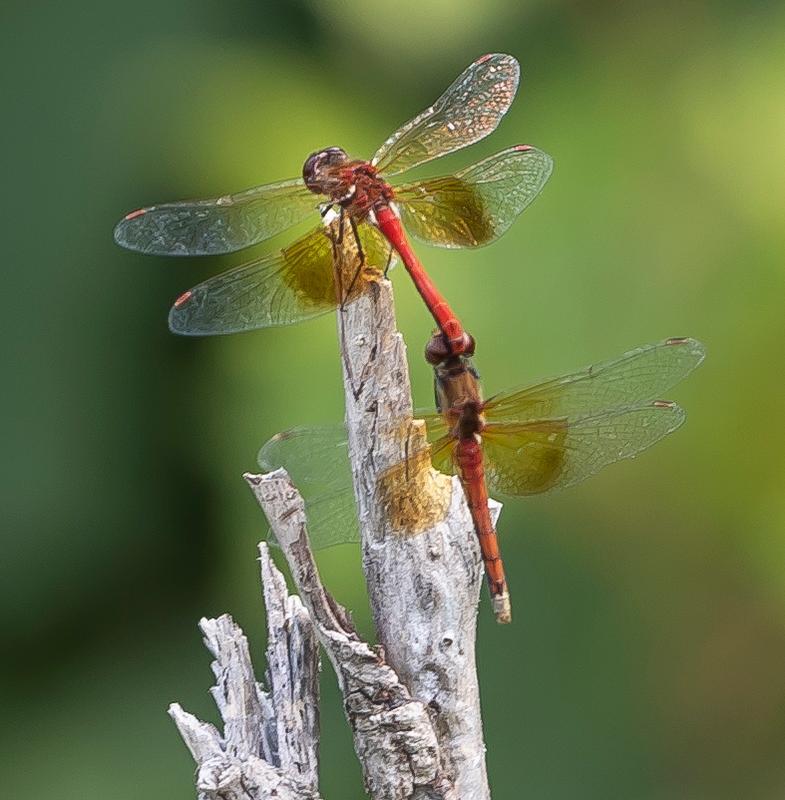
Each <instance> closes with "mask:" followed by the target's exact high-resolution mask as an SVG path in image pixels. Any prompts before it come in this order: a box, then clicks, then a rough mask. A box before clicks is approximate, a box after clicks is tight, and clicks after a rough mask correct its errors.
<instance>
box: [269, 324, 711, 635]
mask: <svg viewBox="0 0 785 800" xmlns="http://www.w3.org/2000/svg"><path fill="white" fill-rule="evenodd" d="M437 345H438V343H437ZM445 352H446V345H445V344H444V343H443V342H442V343H441V349H440V348H439V346H434V345H433V343H432V345H431V347H429V350H428V357H429V360H431V361H433V362H435V385H436V394H437V405H438V406H439V411H438V413H436V414H433V413H423V414H419V413H418V414H417V416H418V417H421V418H422V419H424V420H425V423H426V426H427V431H428V441H429V442H430V457H431V460H432V463H433V466H434V467H435V468H436V469H438V470H440V471H441V472H445V473H447V474H458V475H459V476H460V478H461V480H462V483H463V486H464V491H465V493H466V495H467V499H468V503H469V506H470V510H471V511H472V515H473V518H474V524H475V528H476V531H477V533H478V535H479V537H480V543H481V546H482V553H483V557H484V560H485V564H486V569H487V574H488V582H489V586H490V591H491V595H492V598H493V604H494V611H495V613H496V616H497V619H498V620H499V621H500V622H507V621H509V619H510V605H509V597H508V593H507V584H506V579H505V576H504V568H503V565H502V561H501V557H500V554H499V547H498V544H497V542H496V533H495V530H494V527H493V524H492V522H491V520H490V516H489V514H488V511H487V508H488V506H487V498H488V492H489V491H490V493H492V494H494V495H496V494H499V495H514V496H528V495H535V494H542V493H545V492H549V491H551V490H554V489H563V488H566V487H568V486H573V485H575V484H577V483H580V482H581V481H583V480H585V479H586V478H588V477H590V476H591V475H594V474H595V473H597V472H599V471H600V470H601V469H603V468H604V467H606V466H608V465H610V464H614V463H616V462H617V461H621V460H623V459H627V458H634V457H635V456H636V455H638V454H639V453H641V452H643V451H644V450H646V449H648V448H649V447H651V446H652V445H653V444H655V443H656V442H658V441H659V440H660V439H662V438H663V437H665V436H667V435H668V434H669V433H672V432H673V431H675V430H676V429H677V428H678V427H679V426H681V424H682V423H683V422H684V419H685V414H684V411H683V410H682V409H681V408H680V407H679V406H678V405H677V404H676V403H674V402H671V401H670V400H663V399H661V398H662V397H663V395H664V393H665V392H667V391H668V390H670V389H671V388H672V387H673V386H675V385H676V384H677V383H678V382H679V381H681V380H682V379H683V378H685V377H686V376H687V375H689V374H690V373H691V372H692V371H693V370H694V369H695V368H696V367H697V366H698V365H699V364H700V363H701V362H702V361H703V359H704V356H705V351H704V348H703V345H702V344H701V343H700V342H698V341H696V340H695V339H685V338H674V339H667V340H666V341H664V342H661V343H659V344H654V345H648V346H645V347H640V348H638V349H636V350H631V351H629V352H628V353H625V354H624V355H623V356H621V357H620V358H617V359H614V360H612V361H606V362H604V363H600V364H595V365H593V366H590V367H587V368H586V369H583V370H580V371H579V372H574V373H571V374H568V375H563V376H561V377H558V378H553V379H551V380H547V381H543V382H540V383H536V384H534V385H531V386H526V387H523V388H518V389H513V390H511V391H506V392H502V393H500V394H497V395H494V396H493V397H490V398H489V399H487V400H483V399H482V397H481V395H480V391H479V386H478V382H477V373H476V370H475V369H474V366H473V365H472V362H471V359H470V358H469V357H468V356H466V355H461V356H457V357H456V356H445ZM418 457H419V454H413V455H412V456H411V458H412V459H414V458H418ZM259 464H260V466H261V467H262V469H264V470H266V471H269V470H272V469H275V468H277V467H285V468H286V469H287V470H288V471H289V473H290V474H291V476H292V478H293V480H294V481H295V483H296V484H297V485H298V487H299V488H300V489H301V490H302V491H303V495H304V497H305V498H306V510H307V512H308V521H309V531H310V532H311V538H312V544H313V546H314V547H315V548H317V549H318V548H322V547H328V546H331V545H335V544H340V543H343V542H351V541H358V540H359V533H358V526H357V520H356V513H355V511H354V506H353V503H352V494H351V472H350V468H349V464H348V457H347V452H346V432H345V430H344V429H343V427H342V426H331V427H323V428H314V429H306V428H298V429H294V430H291V431H287V432H285V433H281V434H278V435H276V436H274V437H273V438H272V439H270V440H269V441H268V442H267V443H266V444H265V445H264V447H262V449H261V451H260V453H259ZM410 472H411V473H412V474H414V473H415V472H416V471H415V470H414V469H412V470H411V471H410V470H406V469H396V470H395V476H394V477H395V479H396V480H399V481H404V480H405V479H406V475H407V474H409V473H410ZM408 494H410V493H407V492H406V491H404V490H401V491H400V492H398V496H400V497H406V496H408ZM386 496H387V497H389V496H390V493H389V492H386ZM416 528H417V526H416V525H414V526H412V529H411V530H410V531H408V532H409V533H416V532H417V530H416Z"/></svg>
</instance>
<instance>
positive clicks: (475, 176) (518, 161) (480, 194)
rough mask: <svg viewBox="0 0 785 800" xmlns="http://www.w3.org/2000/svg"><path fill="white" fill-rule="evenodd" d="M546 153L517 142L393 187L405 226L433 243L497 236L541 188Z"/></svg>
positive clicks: (473, 242) (474, 242) (479, 241)
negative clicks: (452, 169)
mask: <svg viewBox="0 0 785 800" xmlns="http://www.w3.org/2000/svg"><path fill="white" fill-rule="evenodd" d="M552 169H553V160H552V159H551V157H550V156H549V155H548V154H547V153H544V152H543V151H542V150H538V149H537V148H536V147H530V146H529V145H517V146H516V147H511V148H509V149H507V150H503V151H502V152H501V153H496V154H495V155H493V156H490V157H489V158H486V159H484V160H483V161H480V162H478V163H477V164H473V165H472V166H470V167H468V168H466V169H464V170H462V171H461V172H458V173H456V174H455V175H446V176H444V177H441V178H432V179H429V180H424V181H419V182H417V183H409V184H403V185H401V186H397V187H396V189H395V197H396V201H397V203H398V206H399V208H400V210H401V217H402V219H403V222H404V225H405V226H406V229H407V230H408V231H410V232H411V233H412V234H413V235H414V236H416V237H417V238H418V239H420V240H422V241H424V242H427V243H428V244H432V245H436V246H438V247H479V246H481V245H484V244H488V243H490V242H493V241H495V240H496V239H498V238H499V237H500V236H501V235H502V234H503V233H504V232H505V231H506V230H507V229H508V228H509V227H510V225H511V224H512V223H513V221H514V220H515V219H516V218H517V217H518V215H519V214H520V213H521V212H522V211H523V210H524V209H525V208H526V206H528V205H529V203H531V202H532V200H534V198H535V197H537V195H538V194H539V193H540V192H541V191H542V188H543V186H544V185H545V182H546V181H547V180H548V178H549V177H550V174H551V171H552Z"/></svg>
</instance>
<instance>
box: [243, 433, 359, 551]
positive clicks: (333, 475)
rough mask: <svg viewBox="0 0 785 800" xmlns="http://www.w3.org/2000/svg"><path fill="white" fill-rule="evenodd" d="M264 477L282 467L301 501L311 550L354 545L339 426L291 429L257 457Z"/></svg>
mask: <svg viewBox="0 0 785 800" xmlns="http://www.w3.org/2000/svg"><path fill="white" fill-rule="evenodd" d="M258 461H259V466H260V467H261V468H262V469H263V470H264V471H265V472H270V471H271V470H273V469H277V468H279V467H284V468H285V469H286V471H287V472H288V473H289V475H290V476H291V478H292V480H293V481H294V484H295V486H297V488H298V489H299V491H300V493H301V494H302V496H303V499H304V500H305V512H306V515H307V520H308V535H309V538H310V540H311V546H312V547H313V548H314V549H316V550H321V549H324V548H326V547H332V546H333V545H337V544H345V543H347V542H359V540H360V534H359V527H358V523H357V511H356V509H355V504H354V494H353V492H352V474H351V468H350V466H349V454H348V447H347V442H346V428H344V426H343V425H328V426H323V427H318V428H293V429H292V430H289V431H285V432H283V433H279V434H276V435H275V436H273V437H272V438H271V439H270V440H269V441H268V442H267V443H266V444H265V445H264V446H263V447H262V449H261V450H260V451H259V458H258Z"/></svg>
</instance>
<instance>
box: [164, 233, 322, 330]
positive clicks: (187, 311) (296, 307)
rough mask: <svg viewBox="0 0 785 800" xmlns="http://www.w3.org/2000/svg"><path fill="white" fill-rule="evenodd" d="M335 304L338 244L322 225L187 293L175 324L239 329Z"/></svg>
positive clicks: (175, 309) (174, 314) (172, 317)
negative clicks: (334, 244) (334, 249)
mask: <svg viewBox="0 0 785 800" xmlns="http://www.w3.org/2000/svg"><path fill="white" fill-rule="evenodd" d="M335 306H336V294H335V278H334V274H333V256H332V244H331V242H330V240H329V239H328V237H327V236H326V235H325V234H324V231H323V230H322V228H321V227H320V228H315V229H314V230H312V231H311V232H310V233H308V234H306V235H305V236H303V237H302V238H300V239H298V240H297V241H296V242H294V244H292V245H291V246H289V247H287V248H285V249H284V250H281V251H280V252H278V253H275V254H272V255H269V256H265V257H263V258H259V259H256V260H254V261H250V262H248V263H247V264H241V265H240V266H238V267H234V268H233V269H230V270H228V271H227V272H223V273H221V274H220V275H216V276H214V277H212V278H208V280H206V281H204V282H203V283H200V284H198V285H197V286H195V287H194V288H193V289H191V290H190V291H188V292H185V293H184V294H183V295H181V296H180V298H178V300H176V301H175V304H174V305H173V306H172V309H171V311H170V312H169V328H170V330H171V331H172V332H173V333H179V334H183V335H187V336H210V335H215V334H223V333H239V332H241V331H249V330H254V329H255V328H266V327H271V326H274V325H288V324H291V323H294V322H299V321H301V320H305V319H309V318H311V317H315V316H318V315H319V314H324V313H325V312H327V311H330V310H331V309H333V308H335Z"/></svg>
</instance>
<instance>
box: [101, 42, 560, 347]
mask: <svg viewBox="0 0 785 800" xmlns="http://www.w3.org/2000/svg"><path fill="white" fill-rule="evenodd" d="M519 74H520V67H519V65H518V62H517V61H516V60H515V58H513V57H512V56H509V55H504V54H490V55H485V56H483V57H482V58H479V59H478V60H477V61H475V62H474V63H473V64H471V65H470V66H469V67H468V68H467V69H466V70H464V72H463V73H461V75H459V76H458V78H457V79H456V80H455V82H454V83H453V84H452V85H451V86H450V87H449V88H448V89H447V90H446V91H445V93H444V94H443V95H442V96H441V97H440V98H439V99H438V100H437V101H436V102H435V103H434V104H433V105H432V106H430V107H429V108H427V109H426V110H425V111H423V112H422V113H421V114H418V115H417V116H416V117H414V118H413V119H411V120H410V121H409V122H407V123H406V124H405V125H403V126H402V127H401V128H399V129H398V130H397V131H396V132H395V133H393V134H392V136H390V137H389V138H388V139H387V141H386V142H385V143H384V144H383V145H382V146H381V147H380V148H379V150H377V152H376V154H375V155H374V156H373V158H372V159H371V160H370V161H362V160H351V159H350V158H349V156H348V155H347V154H346V153H345V152H344V151H343V150H342V149H341V148H338V147H328V148H326V149H324V150H321V151H319V152H316V153H313V154H312V155H310V156H309V157H308V159H307V161H306V162H305V165H304V167H303V177H302V178H296V179H293V180H288V181H284V182H282V183H275V184H268V185H265V186H258V187H256V188H253V189H248V190H246V191H243V192H239V193H237V194H230V195H224V196H223V197H218V198H213V199H209V200H196V201H192V202H179V203H165V204H162V205H157V206H150V207H148V208H140V209H138V210H137V211H133V212H131V213H130V214H128V215H127V216H126V217H125V218H124V219H123V220H121V221H120V223H119V224H118V225H117V227H116V228H115V234H114V235H115V241H117V243H118V244H120V245H122V246H123V247H127V248H129V249H131V250H136V251H139V252H142V253H151V254H155V255H212V254H218V253H230V252H234V251H236V250H241V249H243V248H246V247H250V246H251V245H254V244H257V243H258V242H261V241H263V240H265V239H269V238H270V237H272V236H275V235H276V234H278V233H281V232H282V231H285V230H286V229H288V228H290V227H291V226H293V225H295V224H296V223H298V222H301V221H302V220H304V219H306V217H307V216H308V215H309V214H311V213H313V212H314V210H315V209H316V207H317V206H318V205H319V204H318V203H317V202H316V199H315V197H314V195H315V194H316V195H320V196H321V197H322V198H323V203H322V204H321V211H322V214H323V215H325V214H326V213H327V211H328V210H329V209H330V208H332V207H335V208H337V209H338V211H339V212H340V215H341V222H342V223H343V220H344V216H345V217H346V218H347V219H348V224H349V225H350V226H351V228H352V230H353V232H354V234H355V236H356V238H357V242H358V244H359V246H360V248H361V250H362V253H361V256H363V257H364V259H365V261H366V262H367V263H369V264H372V265H375V266H381V265H383V264H385V263H387V264H388V265H389V264H390V262H391V258H392V253H393V250H394V251H395V252H396V253H397V254H398V255H399V256H400V258H401V260H402V261H403V263H404V265H405V266H406V269H407V270H408V271H409V273H410V275H411V276H412V279H413V280H414V283H415V285H416V287H417V290H418V291H419V293H420V294H421V295H422V297H423V299H424V300H425V303H426V305H427V306H428V308H429V310H430V311H431V313H432V314H433V317H434V319H435V320H436V323H437V325H438V326H439V329H440V330H441V331H442V333H443V334H444V335H445V337H446V338H447V340H448V341H449V342H450V346H451V349H452V352H462V350H463V349H464V347H465V346H466V345H467V343H468V336H467V335H466V334H465V332H464V330H463V327H462V326H461V324H460V322H459V321H458V320H457V318H456V316H455V314H454V312H453V311H452V309H451V308H450V306H449V304H448V303H447V301H446V300H445V299H444V297H443V296H442V295H441V293H440V292H439V291H438V289H437V288H436V286H435V285H434V284H433V282H432V281H431V279H430V278H429V277H428V275H427V273H426V272H425V270H424V268H423V266H422V264H421V263H420V261H419V259H418V258H417V256H416V255H415V253H414V251H413V250H412V248H411V246H410V244H409V241H408V239H407V237H406V234H405V232H404V228H403V225H405V226H406V228H407V230H408V231H409V232H410V233H411V234H412V235H413V236H415V237H416V238H418V239H420V240H422V241H424V242H427V243H428V244H432V245H437V246H440V247H478V246H481V245H485V244H488V243H489V242H492V241H494V240H495V239H497V238H498V237H499V236H501V235H502V234H503V233H504V232H505V231H506V230H507V228H509V226H510V225H511V224H512V222H513V220H514V219H515V218H516V217H517V216H518V215H519V214H520V213H521V212H522V211H523V209H524V208H526V206H527V205H528V204H529V203H531V201H532V200H533V199H534V198H535V197H536V196H537V194H539V192H540V190H541V189H542V187H543V185H544V184H545V182H546V181H547V179H548V177H549V175H550V173H551V169H552V166H553V162H552V161H551V158H550V157H549V156H548V155H547V154H546V153H543V152H542V151H540V150H537V149H536V148H534V147H531V146H529V145H517V146H514V147H510V148H507V149H506V150H503V151H501V152H500V153H496V154H495V155H492V156H490V157H488V158H486V159H484V160H482V161H480V162H478V163H476V164H474V165H472V166H470V167H467V168H466V169H463V170H461V171H459V172H456V173H455V174H453V175H444V176H442V177H437V178H430V179H426V180H421V181H415V182H412V183H404V184H399V185H396V186H395V187H393V186H392V185H391V184H389V183H388V182H387V180H386V179H385V178H383V177H382V175H385V176H387V177H390V176H393V175H398V174H400V173H402V172H404V171H405V170H408V169H410V168H412V167H416V166H419V165H421V164H424V163H426V162H428V161H431V160H433V159H436V158H439V157H441V156H444V155H447V154H448V153H452V152H454V151H456V150H459V149H461V148H463V147H466V146H468V145H470V144H473V143H474V142H477V141H479V140H480V139H483V138H484V137H486V136H487V135H488V134H490V133H491V132H492V131H493V130H495V129H496V127H497V126H498V125H499V123H500V121H501V119H502V117H503V116H504V114H505V113H506V112H507V110H508V109H509V107H510V105H511V103H512V101H513V98H514V97H515V92H516V89H517V87H518V79H519ZM341 229H343V225H342V226H341ZM360 289H361V283H360V282H355V281H349V289H348V290H347V291H343V292H342V291H337V290H336V277H335V276H334V274H333V257H332V245H331V242H330V241H329V240H328V239H327V237H326V236H325V235H324V234H323V231H322V228H321V227H319V228H316V229H315V230H312V231H311V232H310V233H307V234H306V235H305V236H303V237H301V238H300V239H297V240H296V241H295V242H294V243H292V244H291V245H289V246H287V247H285V248H284V249H283V250H281V251H280V252H278V253H275V254H273V255H268V256H264V257H262V258H259V259H256V260H254V261H251V262H249V263H247V264H243V265H241V266H238V267H235V268H234V269H230V270H229V271H228V272H225V273H223V274H221V275H218V276H216V277H213V278H211V279H209V280H207V281H205V282H204V283H200V284H199V285H198V286H195V287H194V288H193V289H191V290H190V291H187V292H185V293H184V294H182V295H181V296H180V297H179V298H178V299H177V300H176V301H175V303H174V306H173V307H172V310H171V312H170V315H169V327H170V328H171V330H172V331H173V332H175V333H180V334H189V335H209V334H219V333H236V332H239V331H245V330H251V329H254V328H262V327H267V326H272V325H284V324H289V323H293V322H297V321H300V320H303V319H307V318H310V317H313V316H316V315H319V314H323V313H325V312H326V311H329V310H331V309H334V308H335V307H336V305H337V304H339V303H342V302H346V301H349V300H352V299H354V297H356V296H357V294H358V293H359V291H360Z"/></svg>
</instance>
